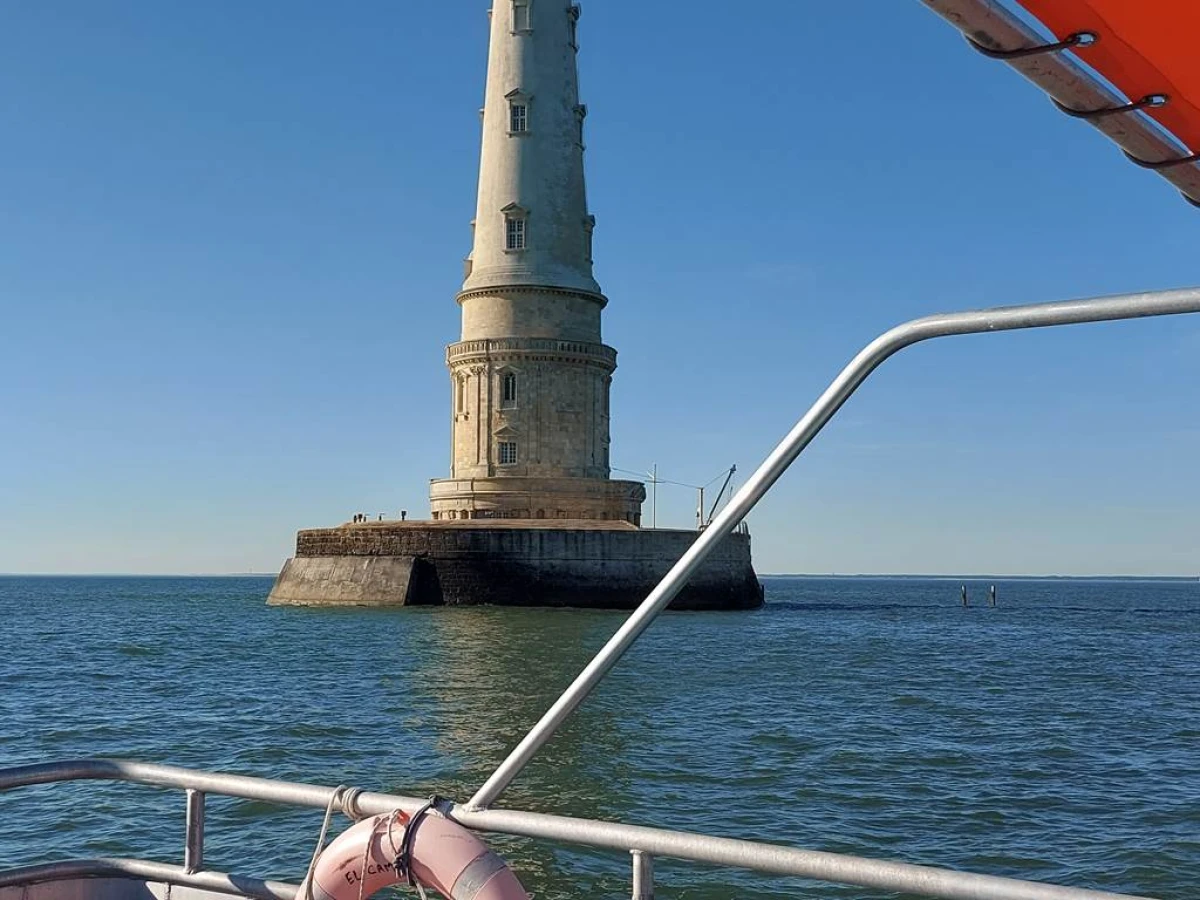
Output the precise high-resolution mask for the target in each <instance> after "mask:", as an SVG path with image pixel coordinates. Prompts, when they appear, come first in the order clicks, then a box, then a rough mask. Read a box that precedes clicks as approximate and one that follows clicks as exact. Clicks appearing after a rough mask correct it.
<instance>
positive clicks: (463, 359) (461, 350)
mask: <svg viewBox="0 0 1200 900" xmlns="http://www.w3.org/2000/svg"><path fill="white" fill-rule="evenodd" d="M510 359H511V360H517V359H520V360H552V361H554V362H567V363H576V364H583V365H591V366H596V367H598V368H601V369H603V370H604V371H605V372H607V373H611V372H612V371H613V370H614V369H615V368H616V367H617V351H616V350H614V349H613V348H612V347H609V346H608V345H607V344H596V343H592V342H590V341H564V340H557V339H555V338H493V339H491V340H475V341H459V342H458V343H455V344H451V345H450V346H448V347H447V348H446V365H447V366H450V367H451V368H457V367H459V366H463V365H466V364H471V363H478V362H480V361H481V360H488V361H491V362H500V361H503V360H510Z"/></svg>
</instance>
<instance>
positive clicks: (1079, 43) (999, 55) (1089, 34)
mask: <svg viewBox="0 0 1200 900" xmlns="http://www.w3.org/2000/svg"><path fill="white" fill-rule="evenodd" d="M963 37H964V38H966V40H967V43H968V44H970V45H971V46H972V47H974V48H975V49H976V50H978V51H979V52H980V53H982V54H983V55H984V56H987V57H990V58H992V59H1020V58H1021V57H1022V56H1040V55H1041V54H1043V53H1059V52H1061V51H1063V50H1072V49H1074V48H1076V47H1090V46H1092V44H1094V43H1096V41H1098V40H1100V35H1098V34H1096V33H1095V32H1094V31H1076V32H1075V33H1074V34H1069V35H1067V36H1066V37H1065V38H1064V39H1063V40H1061V41H1056V42H1054V43H1053V44H1039V45H1038V46H1036V47H1021V48H1020V49H1018V50H993V49H992V48H991V47H985V46H983V44H981V43H979V42H978V41H976V40H973V39H972V38H970V37H968V36H967V35H963Z"/></svg>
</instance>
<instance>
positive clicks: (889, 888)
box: [0, 759, 1146, 900]
mask: <svg viewBox="0 0 1200 900" xmlns="http://www.w3.org/2000/svg"><path fill="white" fill-rule="evenodd" d="M83 780H92V781H95V780H101V781H119V782H130V783H135V784H143V785H153V786H155V787H160V788H174V789H177V790H182V791H184V792H185V796H186V807H185V815H184V821H185V823H186V824H185V827H184V829H183V864H182V865H177V864H176V865H172V864H168V863H163V862H152V861H148V860H140V859H113V858H105V859H86V860H66V861H61V862H51V863H44V864H41V865H33V866H24V867H19V868H14V869H8V870H4V869H0V889H3V888H6V887H24V886H27V885H31V884H38V883H45V882H62V881H67V880H75V879H79V878H127V879H140V880H144V881H152V882H160V883H164V884H168V885H179V886H183V887H191V888H198V889H201V890H207V891H214V892H218V893H222V894H229V895H236V896H240V897H253V898H257V900H295V898H296V895H297V893H298V891H299V886H298V885H296V884H288V883H284V882H278V881H269V880H266V879H265V878H261V877H256V876H252V875H245V874H228V873H223V872H215V871H211V870H208V869H206V868H205V865H204V837H205V803H206V798H207V797H208V796H209V795H214V796H224V797H236V798H241V799H246V800H257V801H261V802H265V803H272V804H279V805H281V806H292V807H312V808H315V809H329V808H333V809H334V810H336V811H338V812H341V813H343V814H345V815H348V816H350V817H352V818H361V817H365V816H372V815H379V814H383V813H387V812H391V811H393V810H396V809H401V810H404V811H405V812H407V813H409V814H412V813H413V812H415V811H416V810H417V809H418V808H420V807H421V806H423V805H424V804H425V802H426V800H425V799H423V798H420V797H406V796H401V795H397V794H384V793H372V792H365V791H364V792H359V791H355V790H349V789H347V788H346V787H345V786H339V787H321V786H317V785H311V784H300V783H296V782H288V781H275V780H271V779H266V778H252V777H247V776H242V775H229V774H222V773H217V772H207V771H202V770H196V769H183V768H177V767H174V766H164V765H157V764H153V763H140V762H131V761H125V760H110V759H92V760H73V761H64V762H57V763H44V764H35V765H28V766H19V767H15V768H9V769H0V793H2V792H4V791H9V790H13V789H15V788H20V787H26V786H30V785H43V784H51V783H59V782H70V781H83ZM447 814H448V815H449V816H450V817H451V818H452V819H454V820H455V821H457V822H459V823H460V824H461V825H463V826H465V827H467V828H471V829H473V830H476V831H482V832H490V833H494V834H506V835H514V836H519V837H526V838H536V839H541V840H547V841H553V842H559V843H566V844H572V845H575V846H581V847H590V848H594V849H602V850H619V851H623V852H628V853H629V854H630V855H631V869H632V883H633V889H632V897H633V900H652V898H653V896H654V859H655V858H656V857H662V858H672V859H678V860H688V861H691V862H695V863H702V864H708V865H715V866H722V867H726V868H735V869H745V870H750V871H754V872H761V873H769V874H775V875H790V876H797V877H800V878H805V879H809V880H814V881H823V882H828V883H833V884H844V885H855V886H858V887H866V888H874V889H876V890H878V891H880V892H900V893H904V894H908V895H914V896H920V897H936V898H945V900H1146V898H1139V897H1133V896H1132V895H1128V894H1114V893H1108V892H1104V891H1096V890H1089V889H1085V888H1074V887H1063V886H1058V885H1052V884H1045V883H1042V882H1035V881H1022V880H1018V879H1013V878H1003V877H1000V876H996V875H980V874H975V873H971V872H960V871H954V870H951V869H941V868H935V867H932V866H918V865H912V864H910V863H903V862H895V861H890V860H877V859H867V858H865V857H859V856H850V855H847V854H841V853H829V852H825V851H819V850H802V849H798V848H794V847H785V846H781V845H778V844H768V843H761V842H757V841H743V840H736V839H733V838H724V837H715V836H710V835H704V834H696V833H692V832H685V831H673V830H669V829H663V828H647V827H644V826H639V825H625V824H622V823H618V822H605V821H599V820H596V819H580V818H572V817H568V816H555V815H547V814H544V813H534V812H522V811H518V810H508V809H488V810H479V809H470V808H467V807H466V806H461V805H451V806H450V807H449V808H448V809H447ZM518 874H519V873H518Z"/></svg>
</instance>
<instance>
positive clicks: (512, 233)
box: [504, 216, 525, 250]
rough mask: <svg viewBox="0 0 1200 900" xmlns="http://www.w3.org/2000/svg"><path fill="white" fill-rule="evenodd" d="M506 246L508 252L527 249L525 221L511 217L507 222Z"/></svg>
mask: <svg viewBox="0 0 1200 900" xmlns="http://www.w3.org/2000/svg"><path fill="white" fill-rule="evenodd" d="M504 241H505V243H504V246H505V248H506V249H508V250H524V249H525V220H524V219H519V218H516V217H514V216H509V217H508V218H507V220H506V225H505V233H504Z"/></svg>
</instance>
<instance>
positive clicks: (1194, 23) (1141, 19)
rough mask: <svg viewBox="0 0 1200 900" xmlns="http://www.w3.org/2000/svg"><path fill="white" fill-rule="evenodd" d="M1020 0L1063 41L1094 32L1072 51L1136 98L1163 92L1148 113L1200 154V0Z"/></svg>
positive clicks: (1131, 98) (1193, 151)
mask: <svg viewBox="0 0 1200 900" xmlns="http://www.w3.org/2000/svg"><path fill="white" fill-rule="evenodd" d="M1019 2H1020V3H1021V5H1022V6H1024V7H1025V8H1026V9H1027V10H1028V11H1029V12H1030V13H1032V14H1033V15H1034V16H1036V17H1037V18H1038V19H1039V20H1040V21H1041V22H1042V24H1043V25H1045V26H1046V27H1047V28H1049V29H1050V30H1051V31H1053V32H1054V34H1055V35H1056V36H1057V37H1058V38H1059V39H1060V40H1063V39H1065V38H1067V37H1068V36H1070V35H1072V34H1076V33H1078V32H1081V31H1086V32H1091V33H1092V34H1094V35H1096V41H1095V43H1093V44H1091V45H1089V46H1086V47H1077V48H1075V49H1074V50H1073V51H1072V52H1074V53H1075V54H1076V55H1077V56H1078V57H1079V59H1081V60H1082V61H1083V62H1085V63H1087V64H1088V65H1089V66H1091V67H1092V68H1093V69H1095V70H1096V71H1097V72H1099V73H1100V74H1101V75H1103V76H1104V77H1105V78H1107V79H1108V80H1109V81H1110V82H1112V83H1113V84H1114V85H1115V86H1116V87H1117V88H1119V89H1120V90H1121V92H1122V93H1124V94H1125V96H1127V97H1128V98H1129V99H1130V100H1139V99H1141V98H1143V97H1146V96H1151V95H1156V94H1162V95H1165V96H1166V97H1167V98H1168V99H1167V102H1166V103H1165V104H1164V105H1162V106H1161V107H1151V108H1148V109H1146V110H1145V112H1146V115H1148V116H1150V117H1151V118H1153V119H1154V120H1155V121H1156V122H1158V123H1159V124H1160V125H1161V126H1162V127H1163V128H1165V129H1166V130H1167V131H1169V132H1171V134H1173V135H1174V136H1175V137H1176V138H1178V139H1179V141H1180V143H1182V144H1184V145H1186V146H1187V147H1188V148H1189V150H1190V151H1191V152H1192V153H1196V152H1200V0H1019Z"/></svg>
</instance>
